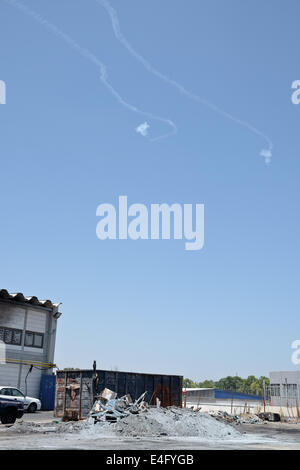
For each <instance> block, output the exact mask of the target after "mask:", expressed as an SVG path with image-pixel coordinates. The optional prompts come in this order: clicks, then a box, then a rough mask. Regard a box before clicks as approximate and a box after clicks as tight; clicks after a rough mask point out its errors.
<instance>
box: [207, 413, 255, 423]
mask: <svg viewBox="0 0 300 470" xmlns="http://www.w3.org/2000/svg"><path fill="white" fill-rule="evenodd" d="M210 416H213V417H214V418H216V419H217V420H219V421H225V422H226V423H230V424H236V425H237V424H257V423H263V422H264V419H262V418H261V416H257V415H255V414H250V413H242V414H240V415H231V414H229V413H227V412H226V411H220V410H219V411H217V412H216V413H210Z"/></svg>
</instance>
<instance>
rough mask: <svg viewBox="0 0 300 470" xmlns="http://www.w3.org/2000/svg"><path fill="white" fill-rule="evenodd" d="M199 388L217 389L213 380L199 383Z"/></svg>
mask: <svg viewBox="0 0 300 470" xmlns="http://www.w3.org/2000/svg"><path fill="white" fill-rule="evenodd" d="M197 387H199V388H215V382H214V381H213V380H204V382H199V383H198V385H197Z"/></svg>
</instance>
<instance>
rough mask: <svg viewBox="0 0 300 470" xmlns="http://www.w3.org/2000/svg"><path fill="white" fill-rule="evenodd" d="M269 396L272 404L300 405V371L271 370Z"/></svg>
mask: <svg viewBox="0 0 300 470" xmlns="http://www.w3.org/2000/svg"><path fill="white" fill-rule="evenodd" d="M269 398H270V402H271V405H272V406H283V407H284V406H286V407H293V406H297V407H298V406H300V371H299V370H298V371H296V370H295V371H280V372H270V387H269Z"/></svg>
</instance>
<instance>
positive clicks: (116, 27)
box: [95, 0, 273, 164]
mask: <svg viewBox="0 0 300 470" xmlns="http://www.w3.org/2000/svg"><path fill="white" fill-rule="evenodd" d="M95 1H96V2H97V3H98V4H99V5H101V6H102V7H104V8H105V10H106V11H107V13H108V14H109V17H110V20H111V23H112V28H113V31H114V34H115V36H116V38H117V40H118V41H119V42H120V43H121V44H123V46H124V47H125V48H126V49H127V50H128V52H129V53H130V54H131V55H132V56H133V57H135V58H136V59H137V60H138V61H139V62H140V63H141V64H142V65H143V66H144V67H145V69H147V70H148V71H149V72H150V73H152V74H153V75H155V76H156V77H158V78H160V79H161V80H163V81H164V82H166V83H168V84H169V85H172V86H173V87H175V88H176V89H177V90H178V91H179V92H180V93H182V94H183V95H185V96H187V97H188V98H190V99H192V100H194V101H197V102H198V103H201V104H203V105H205V106H207V107H208V108H210V109H211V110H213V111H215V112H216V113H218V114H220V115H222V116H224V117H225V118H227V119H230V120H231V121H233V122H235V123H236V124H239V125H240V126H243V127H245V128H247V129H248V130H249V131H251V132H253V133H254V134H256V135H258V136H259V137H261V138H262V139H264V140H265V142H266V143H267V145H268V147H267V148H264V149H262V150H261V152H260V155H261V156H263V157H264V158H265V162H266V164H269V163H270V162H271V158H272V150H273V143H272V141H271V139H270V138H269V137H268V136H267V135H265V134H264V133H263V132H261V131H260V130H258V129H257V128H256V127H254V126H252V125H251V124H249V123H248V122H247V121H243V120H241V119H239V118H237V117H235V116H233V115H232V114H230V113H228V112H227V111H224V110H223V109H221V108H219V106H216V105H215V104H214V103H211V102H210V101H207V100H206V99H203V98H201V97H200V96H198V95H195V94H194V93H191V92H190V91H189V90H187V89H186V88H185V87H184V86H183V85H181V84H180V83H178V82H176V81H175V80H172V79H170V78H169V77H167V76H166V75H164V74H163V73H161V72H160V71H159V70H157V69H156V68H155V67H153V66H152V65H151V64H150V62H148V60H147V59H145V58H144V57H143V56H142V55H141V54H139V53H138V52H137V51H136V50H135V49H134V48H133V46H132V45H131V44H130V43H129V42H128V40H127V39H126V37H125V36H124V35H123V34H122V32H121V28H120V23H119V19H118V15H117V12H116V10H115V9H114V8H113V7H112V6H111V4H110V3H109V1H108V0H95Z"/></svg>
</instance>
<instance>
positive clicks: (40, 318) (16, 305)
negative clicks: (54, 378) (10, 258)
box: [0, 289, 61, 397]
mask: <svg viewBox="0 0 300 470" xmlns="http://www.w3.org/2000/svg"><path fill="white" fill-rule="evenodd" d="M59 305H60V304H59V303H52V302H51V301H50V300H39V299H38V298H37V297H35V296H32V297H26V296H24V295H23V294H22V293H17V294H10V293H8V291H7V290H6V289H1V290H0V342H2V343H1V344H2V346H3V343H4V345H5V355H6V357H5V361H4V362H2V363H1V364H0V385H9V386H13V387H17V388H19V389H20V390H21V391H22V392H23V393H25V392H26V388H27V395H30V396H33V397H39V393H40V382H41V377H42V375H43V374H52V372H53V366H54V364H53V361H54V351H55V339H56V327H57V320H58V318H59V317H60V315H61V313H60V312H59ZM1 349H2V348H1ZM26 383H27V386H26Z"/></svg>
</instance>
